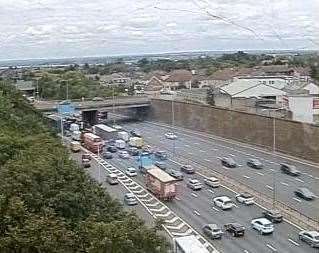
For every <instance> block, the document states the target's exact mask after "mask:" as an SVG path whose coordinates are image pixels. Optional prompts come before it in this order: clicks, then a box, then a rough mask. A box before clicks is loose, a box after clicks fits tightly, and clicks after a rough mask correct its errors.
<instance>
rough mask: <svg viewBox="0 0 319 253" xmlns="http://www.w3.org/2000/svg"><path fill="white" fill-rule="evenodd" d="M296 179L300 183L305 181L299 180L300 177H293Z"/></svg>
mask: <svg viewBox="0 0 319 253" xmlns="http://www.w3.org/2000/svg"><path fill="white" fill-rule="evenodd" d="M295 180H296V181H298V182H300V183H304V182H305V181H303V180H301V179H300V178H295Z"/></svg>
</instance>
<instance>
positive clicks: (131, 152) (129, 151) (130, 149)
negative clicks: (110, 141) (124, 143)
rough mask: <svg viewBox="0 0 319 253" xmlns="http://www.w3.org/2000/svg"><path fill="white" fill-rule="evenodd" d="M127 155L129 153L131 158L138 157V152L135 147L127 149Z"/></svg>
mask: <svg viewBox="0 0 319 253" xmlns="http://www.w3.org/2000/svg"><path fill="white" fill-rule="evenodd" d="M128 153H129V154H130V155H131V156H138V155H139V151H138V149H137V148H135V147H131V148H129V150H128Z"/></svg>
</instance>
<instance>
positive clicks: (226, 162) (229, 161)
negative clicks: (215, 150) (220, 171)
mask: <svg viewBox="0 0 319 253" xmlns="http://www.w3.org/2000/svg"><path fill="white" fill-rule="evenodd" d="M221 162H222V165H223V166H226V167H228V168H235V167H237V164H236V162H235V160H234V159H233V158H231V157H223V158H222V159H221Z"/></svg>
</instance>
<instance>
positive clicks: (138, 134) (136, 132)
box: [130, 129, 142, 137]
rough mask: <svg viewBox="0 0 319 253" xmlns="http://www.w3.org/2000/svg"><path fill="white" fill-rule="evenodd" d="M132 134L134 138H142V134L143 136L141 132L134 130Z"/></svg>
mask: <svg viewBox="0 0 319 253" xmlns="http://www.w3.org/2000/svg"><path fill="white" fill-rule="evenodd" d="M130 133H131V135H132V136H135V137H142V134H141V132H140V131H139V130H134V129H133V130H131V131H130Z"/></svg>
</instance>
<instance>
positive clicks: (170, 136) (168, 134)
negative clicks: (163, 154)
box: [165, 133, 177, 140]
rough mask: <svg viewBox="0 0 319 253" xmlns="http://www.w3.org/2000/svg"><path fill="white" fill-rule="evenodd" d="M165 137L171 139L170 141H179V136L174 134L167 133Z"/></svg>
mask: <svg viewBox="0 0 319 253" xmlns="http://www.w3.org/2000/svg"><path fill="white" fill-rule="evenodd" d="M165 137H166V139H169V140H176V139H177V136H176V135H175V134H174V133H166V134H165Z"/></svg>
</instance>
